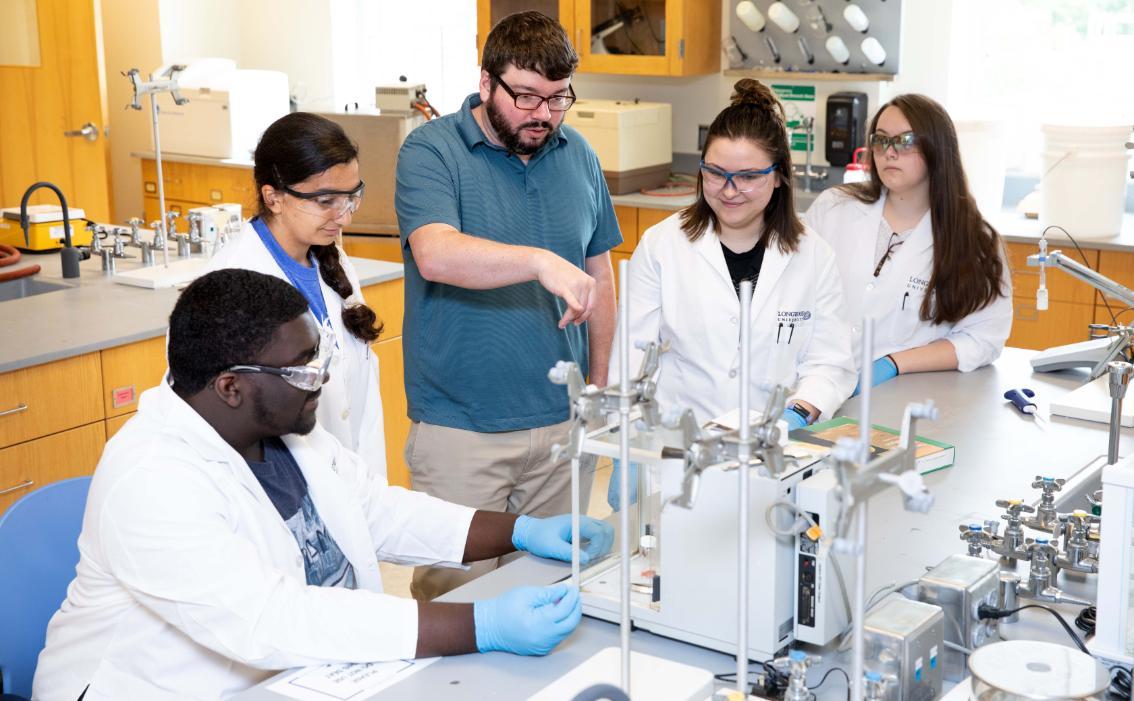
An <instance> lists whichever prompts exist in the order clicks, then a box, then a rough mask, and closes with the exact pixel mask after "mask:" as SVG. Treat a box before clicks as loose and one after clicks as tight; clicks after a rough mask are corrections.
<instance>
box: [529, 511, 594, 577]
mask: <svg viewBox="0 0 1134 701" xmlns="http://www.w3.org/2000/svg"><path fill="white" fill-rule="evenodd" d="M579 536H580V537H581V538H582V539H583V542H582V543H580V544H579V562H581V563H582V564H584V565H586V564H588V563H590V562H591V561H592V560H596V559H598V558H600V557H602V556H603V555H605V554H606V553H607V552H608V551H609V550H610V546H611V545H614V526H611V525H610V524H608V523H604V522H603V521H599V520H598V519H594V518H591V517H590V516H580V517H579ZM512 545H514V546H515V547H516V550H526V551H527V552H529V553H531V554H532V555H538V556H540V557H546V558H550V559H553V560H563V561H564V562H570V561H571V514H560V515H559V516H549V517H548V518H532V517H531V516H521V517H520V518H518V519H516V525H515V526H514V527H513V528H512Z"/></svg>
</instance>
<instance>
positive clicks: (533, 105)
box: [492, 75, 576, 112]
mask: <svg viewBox="0 0 1134 701" xmlns="http://www.w3.org/2000/svg"><path fill="white" fill-rule="evenodd" d="M492 77H493V78H495V79H496V82H497V83H499V84H500V87H502V88H504V92H506V93H508V97H510V98H512V102H513V103H515V105H516V109H521V110H525V111H528V112H532V111H534V110H538V109H539V108H540V107H541V106H542V105H543V103H545V102H546V103H547V109H549V110H551V111H552V112H566V111H567V110H569V109H571V105H573V104H575V99H576V98H575V88H573V87H571V86H570V85H568V86H567V93H568V94H567V95H552V96H551V97H544V96H543V95H536V94H534V93H528V92H521V93H518V92H516V91H515V90H513V89H512V86H510V85H508V84H507V83H505V82H504V79H503V78H501V77H500V76H498V75H494V76H492Z"/></svg>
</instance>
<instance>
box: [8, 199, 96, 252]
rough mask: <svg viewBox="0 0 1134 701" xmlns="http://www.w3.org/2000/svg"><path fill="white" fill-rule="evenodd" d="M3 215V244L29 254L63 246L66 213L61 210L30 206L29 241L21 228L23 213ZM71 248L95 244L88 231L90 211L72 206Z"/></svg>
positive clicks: (11, 211)
mask: <svg viewBox="0 0 1134 701" xmlns="http://www.w3.org/2000/svg"><path fill="white" fill-rule="evenodd" d="M2 212H3V215H2V216H0V244H4V245H8V246H14V247H16V248H19V249H22V250H25V251H51V250H55V249H57V248H62V247H63V214H62V210H60V209H59V207H56V206H52V205H36V206H33V207H28V219H30V220H31V224H30V225H29V226H28V240H26V241H25V240H24V232H23V229H21V228H20V210H19V208H18V207H11V208H8V209H5V210H2ZM67 214H68V216H69V217H70V218H71V245H72V246H89V245H91V232H90V231H89V230H87V228H86V220H85V217H86V212H84V211H83V210H81V209H77V208H74V207H70V208H68V210H67Z"/></svg>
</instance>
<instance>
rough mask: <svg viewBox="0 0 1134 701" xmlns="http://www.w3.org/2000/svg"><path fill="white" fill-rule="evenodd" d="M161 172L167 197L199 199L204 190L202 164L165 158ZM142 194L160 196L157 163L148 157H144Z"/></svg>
mask: <svg viewBox="0 0 1134 701" xmlns="http://www.w3.org/2000/svg"><path fill="white" fill-rule="evenodd" d="M161 174H162V180H163V181H164V182H165V197H166V199H170V198H172V199H175V200H197V199H198V197H199V193H201V192H203V191H204V188H203V187H202V186H201V185H200V183H199V181H200V175H201V170H200V166H196V165H193V164H191V163H176V162H174V161H168V160H165V159H163V160H162V162H161ZM142 194H143V195H144V196H146V197H155V198H156V197H157V196H158V187H157V163H155V162H154V161H153V160H152V159H148V158H143V159H142ZM147 221H148V219H147Z"/></svg>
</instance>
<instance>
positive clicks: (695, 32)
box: [477, 0, 721, 76]
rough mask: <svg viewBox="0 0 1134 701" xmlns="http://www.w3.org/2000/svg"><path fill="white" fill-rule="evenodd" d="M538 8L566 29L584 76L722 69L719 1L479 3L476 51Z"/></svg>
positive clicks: (533, 0)
mask: <svg viewBox="0 0 1134 701" xmlns="http://www.w3.org/2000/svg"><path fill="white" fill-rule="evenodd" d="M521 10H538V11H540V12H543V13H544V14H546V15H548V16H549V17H553V18H555V19H556V20H558V21H559V23H560V24H562V25H563V28H564V29H565V30H566V32H567V36H568V37H570V39H571V42H572V43H573V44H574V46H575V50H576V51H577V52H578V53H579V72H580V73H614V74H620V75H653V76H687V75H703V74H707V73H716V72H717V71H718V70H720V64H721V59H720V53H721V5H720V3H719V2H717V1H716V0H641V2H638V3H637V4H636V5H635V6H634V7H626V6H624V5H620V4H619V3H618V2H616V0H477V52H478V54H479V53H480V51H481V50H482V49H483V48H484V40H485V39H486V38H487V37H488V33H489V31H490V30H491V29H492V27H493V26H494V25H495V24H496V23H497V22H499V21H500V20H501V19H503V18H504V17H505V16H507V15H508V14H510V13H512V12H519V11H521Z"/></svg>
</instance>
